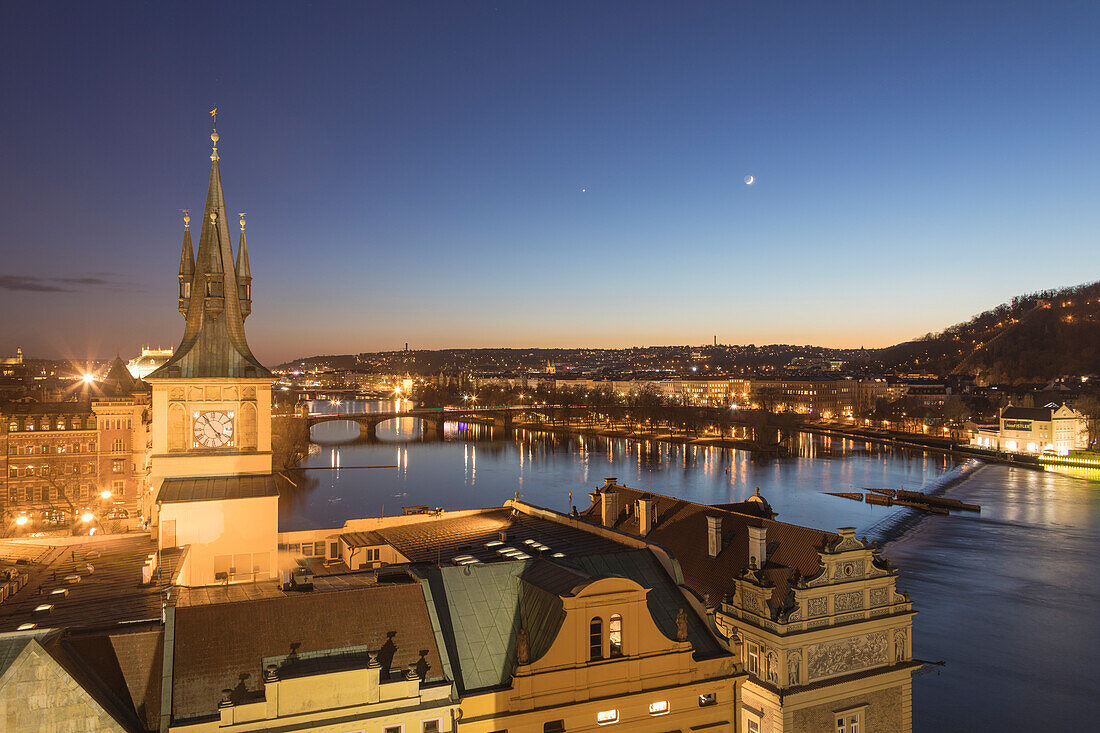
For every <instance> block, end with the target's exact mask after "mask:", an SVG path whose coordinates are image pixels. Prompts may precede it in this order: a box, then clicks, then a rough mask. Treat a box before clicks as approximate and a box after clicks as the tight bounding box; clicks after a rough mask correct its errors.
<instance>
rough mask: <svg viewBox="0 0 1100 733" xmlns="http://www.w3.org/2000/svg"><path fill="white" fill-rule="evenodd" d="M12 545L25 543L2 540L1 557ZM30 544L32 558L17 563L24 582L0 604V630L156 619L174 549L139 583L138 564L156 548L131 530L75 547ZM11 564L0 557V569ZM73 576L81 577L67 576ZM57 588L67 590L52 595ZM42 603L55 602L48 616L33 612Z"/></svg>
mask: <svg viewBox="0 0 1100 733" xmlns="http://www.w3.org/2000/svg"><path fill="white" fill-rule="evenodd" d="M43 542H48V539H44V540H43ZM11 545H23V543H17V542H11V543H6V542H0V557H2V556H4V555H6V554H8V553H7V548H8V547H9V546H11ZM23 546H24V547H26V545H23ZM33 547H34V548H35V549H34V550H30V551H29V552H28V553H27V555H25V557H28V558H33V559H30V560H29V562H27V563H26V564H21V565H18V566H15V567H16V568H17V569H18V570H19V572H26V573H28V574H29V576H30V578H29V580H28V582H27V585H26V586H25V587H24V588H23V589H22V590H20V591H18V592H17V593H15V594H14V595H12V596H11V597H9V598H7V599H6V600H5V601H4V602H3V603H0V631H13V630H15V629H16V628H18V627H19V626H20V625H21V624H23V623H28V622H29V623H36V624H38V625H39V626H40V627H42V628H45V627H47V626H52V627H77V628H79V627H90V626H107V625H111V624H118V623H122V622H133V621H139V620H145V619H157V620H159V619H160V612H161V602H162V600H163V597H164V589H165V588H166V587H167V586H168V581H169V580H170V579H171V577H172V574H173V558H175V557H177V555H178V553H162V557H161V567H162V572H161V573H160V575H159V576H156V577H154V581H153V583H151V584H150V585H142V584H141V568H142V565H143V564H144V563H145V559H146V557H148V556H149V555H150V554H153V553H155V552H156V550H157V548H156V543H155V542H154V541H152V540H151V539H150V538H149V535H147V534H136V533H135V534H133V535H130V536H121V537H111V538H110V539H106V540H96V541H88V542H82V543H78V544H75V545H61V546H56V547H50V546H48V545H34V546H33ZM89 565H90V566H91V567H92V570H91V571H89V570H88V566H89ZM9 566H10V563H6V562H3V561H0V568H2V567H9ZM73 575H75V576H77V577H78V578H79V580H78V581H76V582H73V581H71V580H68V579H67V578H69V576H73ZM56 589H66V590H67V591H68V594H67V595H56V596H55V595H53V594H52V593H51V591H53V590H56ZM43 603H48V604H52V605H53V609H52V610H51V611H50V612H49V613H48V614H42V613H37V612H35V608H36V607H37V606H38V605H40V604H43Z"/></svg>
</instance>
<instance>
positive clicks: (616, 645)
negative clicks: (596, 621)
mask: <svg viewBox="0 0 1100 733" xmlns="http://www.w3.org/2000/svg"><path fill="white" fill-rule="evenodd" d="M607 630H608V634H607V639H608V642H609V653H608V656H610V657H612V658H614V657H621V656H622V655H623V617H622V616H620V615H619V614H615V615H614V616H612V617H611V620H610V622H609V623H608V625H607Z"/></svg>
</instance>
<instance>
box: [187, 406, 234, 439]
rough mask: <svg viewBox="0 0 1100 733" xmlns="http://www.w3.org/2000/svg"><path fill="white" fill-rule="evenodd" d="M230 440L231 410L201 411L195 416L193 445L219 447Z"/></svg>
mask: <svg viewBox="0 0 1100 733" xmlns="http://www.w3.org/2000/svg"><path fill="white" fill-rule="evenodd" d="M232 440H233V413H232V412H230V413H225V412H203V413H201V414H199V415H197V416H196V417H195V445H203V446H206V447H207V448H220V447H222V446H224V445H229V444H230V441H232Z"/></svg>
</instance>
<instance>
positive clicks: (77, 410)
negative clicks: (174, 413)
mask: <svg viewBox="0 0 1100 733" xmlns="http://www.w3.org/2000/svg"><path fill="white" fill-rule="evenodd" d="M86 386H87V392H88V396H89V397H90V399H86V400H81V401H75V402H19V403H9V404H7V405H4V406H3V407H0V438H2V440H3V443H4V457H5V465H4V468H3V479H2V480H3V484H0V486H2V488H0V506H2V507H3V515H4V518H5V524H6V525H11V524H12V523H13V522H16V521H18V524H15V525H12V526H7V527H6V529H7V531H9V532H10V531H11V530H12V529H13V527H14V528H17V529H18V530H19V531H23V532H33V531H42V530H60V529H67V528H69V527H70V526H71V527H74V528H76V529H77V530H78V531H79V532H80V533H82V534H87V531H88V530H90V529H92V528H94V527H96V526H97V525H96V523H95V522H96V521H98V520H102V519H105V518H106V515H107V514H108V512H110V511H111V510H112V509H115V508H123V509H126V510H127V511H126V513H127V514H130V513H131V512H133V513H134V514H135V517H136V510H137V508H138V504H139V499H140V496H141V493H142V489H143V487H144V482H145V477H146V469H147V465H146V455H147V442H148V434H149V432H148V431H149V398H148V393H147V391H146V389H145V387H144V385H142V384H141V383H139V382H137V381H135V380H134V379H133V378H132V377H131V376H130V374H129V372H128V371H127V370H126V367H125V365H124V364H123V363H122V360H121V359H117V358H116V359H115V361H114V363H113V364H112V365H111V369H110V371H109V372H108V374H107V376H106V377H105V378H104V379H103V380H102V381H100V382H91V383H89V384H87V385H86ZM89 512H90V513H91V514H92V515H93V519H88V520H84V519H82V517H83V516H84V515H86V514H87V513H89Z"/></svg>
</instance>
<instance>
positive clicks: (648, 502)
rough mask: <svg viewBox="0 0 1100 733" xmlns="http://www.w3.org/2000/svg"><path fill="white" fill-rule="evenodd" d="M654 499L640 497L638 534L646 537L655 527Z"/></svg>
mask: <svg viewBox="0 0 1100 733" xmlns="http://www.w3.org/2000/svg"><path fill="white" fill-rule="evenodd" d="M653 509H654V506H653V499H638V534H639V535H641V536H642V537H645V536H646V535H647V534H649V531H650V530H651V529H653V524H654V522H653V513H654V512H653Z"/></svg>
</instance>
